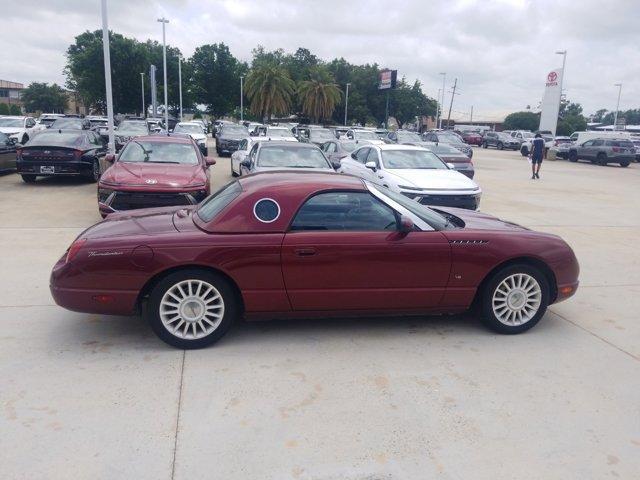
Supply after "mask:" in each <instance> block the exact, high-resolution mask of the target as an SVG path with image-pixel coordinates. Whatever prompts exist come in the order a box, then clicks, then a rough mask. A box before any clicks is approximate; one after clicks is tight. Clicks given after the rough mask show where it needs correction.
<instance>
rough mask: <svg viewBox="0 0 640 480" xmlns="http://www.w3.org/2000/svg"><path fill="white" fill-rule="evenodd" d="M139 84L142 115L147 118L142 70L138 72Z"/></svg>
mask: <svg viewBox="0 0 640 480" xmlns="http://www.w3.org/2000/svg"><path fill="white" fill-rule="evenodd" d="M140 85H141V86H142V116H143V117H144V118H147V113H146V112H145V110H144V72H140Z"/></svg>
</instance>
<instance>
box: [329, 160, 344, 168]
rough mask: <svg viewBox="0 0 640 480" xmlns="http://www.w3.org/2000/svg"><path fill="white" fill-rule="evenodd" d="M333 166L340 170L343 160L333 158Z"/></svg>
mask: <svg viewBox="0 0 640 480" xmlns="http://www.w3.org/2000/svg"><path fill="white" fill-rule="evenodd" d="M331 166H332V167H333V169H334V170H338V169H339V168H340V167H341V166H342V162H340V160H331Z"/></svg>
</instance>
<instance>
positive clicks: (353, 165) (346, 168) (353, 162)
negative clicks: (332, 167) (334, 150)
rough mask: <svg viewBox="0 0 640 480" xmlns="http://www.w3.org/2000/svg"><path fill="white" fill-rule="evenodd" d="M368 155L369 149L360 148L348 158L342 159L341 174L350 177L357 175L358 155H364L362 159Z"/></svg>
mask: <svg viewBox="0 0 640 480" xmlns="http://www.w3.org/2000/svg"><path fill="white" fill-rule="evenodd" d="M368 154H369V147H361V148H358V149H356V150H354V151H353V152H351V155H349V156H348V157H344V158H343V159H342V162H341V164H340V171H341V172H342V173H349V174H351V175H358V173H359V167H358V163H359V161H358V155H364V158H367V155H368Z"/></svg>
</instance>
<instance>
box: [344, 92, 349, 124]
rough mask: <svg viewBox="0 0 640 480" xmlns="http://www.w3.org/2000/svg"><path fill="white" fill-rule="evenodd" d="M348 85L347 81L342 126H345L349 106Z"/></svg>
mask: <svg viewBox="0 0 640 480" xmlns="http://www.w3.org/2000/svg"><path fill="white" fill-rule="evenodd" d="M349 85H351V84H350V83H347V93H346V95H345V97H344V126H345V127H346V126H347V108H349Z"/></svg>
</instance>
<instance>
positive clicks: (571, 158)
mask: <svg viewBox="0 0 640 480" xmlns="http://www.w3.org/2000/svg"><path fill="white" fill-rule="evenodd" d="M569 161H570V162H577V161H578V152H576V151H575V150H572V151H570V152H569Z"/></svg>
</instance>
